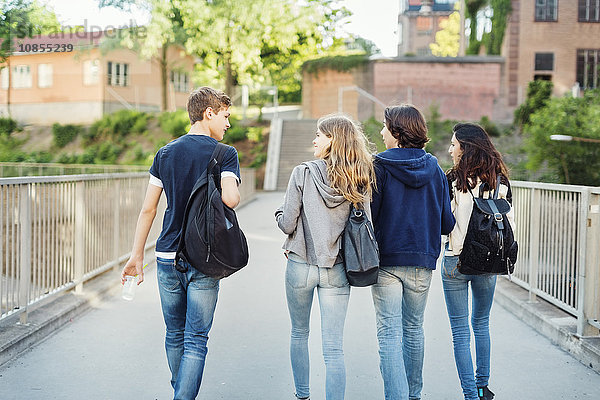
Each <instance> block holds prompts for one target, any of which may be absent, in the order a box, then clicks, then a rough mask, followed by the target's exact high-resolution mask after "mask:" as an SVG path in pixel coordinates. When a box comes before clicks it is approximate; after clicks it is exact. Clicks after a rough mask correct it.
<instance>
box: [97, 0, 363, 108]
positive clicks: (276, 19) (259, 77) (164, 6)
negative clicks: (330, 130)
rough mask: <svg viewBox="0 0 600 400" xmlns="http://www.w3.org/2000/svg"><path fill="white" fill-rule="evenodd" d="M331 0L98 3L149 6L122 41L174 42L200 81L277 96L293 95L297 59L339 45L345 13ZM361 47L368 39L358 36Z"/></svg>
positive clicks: (153, 46) (148, 50)
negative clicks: (142, 33) (141, 29)
mask: <svg viewBox="0 0 600 400" xmlns="http://www.w3.org/2000/svg"><path fill="white" fill-rule="evenodd" d="M338 3H340V1H339V0H306V1H303V2H297V1H294V0H210V1H207V0H168V1H162V0H142V1H135V0H99V4H100V5H101V6H115V7H119V8H122V9H128V8H130V7H132V6H133V5H134V4H135V5H136V6H138V7H142V8H145V9H147V10H149V11H150V14H151V21H150V24H149V25H148V27H147V28H148V29H147V32H148V35H147V37H146V38H145V39H144V41H143V43H139V44H137V45H136V43H135V40H134V38H131V40H125V41H124V43H125V44H126V45H127V46H128V47H130V48H135V47H136V46H137V48H139V49H140V54H141V55H143V56H145V57H150V56H155V55H156V53H157V49H159V48H161V46H162V45H169V44H173V43H181V44H183V45H185V48H186V50H187V52H188V53H189V54H193V55H196V56H198V57H199V59H201V62H200V63H199V64H197V66H196V81H198V83H200V84H211V85H217V86H224V88H225V91H226V92H227V93H228V94H230V95H232V94H233V87H234V86H237V85H241V84H254V85H253V86H257V85H260V84H266V85H277V86H278V87H279V92H280V94H281V95H282V97H283V99H284V100H285V99H286V98H287V97H289V99H293V100H296V101H297V100H299V95H300V82H301V66H302V63H303V62H304V61H305V60H307V59H309V58H311V57H314V56H315V55H316V54H320V53H326V52H327V49H328V48H330V47H332V46H333V47H339V45H340V43H341V42H340V40H339V39H337V40H336V39H335V33H334V32H335V28H336V26H337V25H338V22H339V21H340V20H341V19H343V18H344V17H346V16H348V15H349V12H348V11H347V10H346V9H345V8H344V7H340V6H339V4H338ZM364 45H365V46H367V45H368V43H366V42H365V43H364Z"/></svg>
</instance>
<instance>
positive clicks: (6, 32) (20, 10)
mask: <svg viewBox="0 0 600 400" xmlns="http://www.w3.org/2000/svg"><path fill="white" fill-rule="evenodd" d="M59 29H60V24H59V22H58V19H57V18H56V14H55V13H54V11H53V10H52V9H49V8H48V7H47V6H46V5H44V4H41V3H39V2H38V1H32V0H0V41H2V43H1V44H0V63H2V62H5V61H6V59H7V58H8V57H9V56H10V55H11V54H12V52H13V51H14V46H15V44H16V39H23V38H26V37H32V36H35V35H43V34H47V33H51V32H57V31H58V30H59Z"/></svg>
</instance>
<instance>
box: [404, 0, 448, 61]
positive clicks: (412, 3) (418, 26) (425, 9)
mask: <svg viewBox="0 0 600 400" xmlns="http://www.w3.org/2000/svg"><path fill="white" fill-rule="evenodd" d="M458 1H459V0H428V1H427V0H400V12H399V14H398V55H399V56H404V55H408V54H412V55H417V56H428V55H431V49H430V48H429V45H430V44H432V43H434V42H435V34H436V33H437V32H438V31H439V30H440V23H441V22H442V21H444V20H446V19H448V16H449V15H450V14H451V13H452V12H453V11H454V4H455V3H456V2H458Z"/></svg>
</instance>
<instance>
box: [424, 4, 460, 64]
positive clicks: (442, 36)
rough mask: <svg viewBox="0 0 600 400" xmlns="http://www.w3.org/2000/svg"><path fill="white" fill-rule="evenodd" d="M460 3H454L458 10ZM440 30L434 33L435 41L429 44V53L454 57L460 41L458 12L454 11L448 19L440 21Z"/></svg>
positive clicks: (456, 54)
mask: <svg viewBox="0 0 600 400" xmlns="http://www.w3.org/2000/svg"><path fill="white" fill-rule="evenodd" d="M459 7H460V3H456V5H455V7H454V8H455V9H456V10H458V8H459ZM440 28H441V29H440V30H439V31H438V32H437V33H436V34H435V43H432V44H430V45H429V48H430V49H431V54H433V55H434V56H437V57H456V56H458V48H459V41H460V13H459V12H458V11H454V12H453V13H452V14H450V15H449V16H448V19H446V20H444V21H442V22H440Z"/></svg>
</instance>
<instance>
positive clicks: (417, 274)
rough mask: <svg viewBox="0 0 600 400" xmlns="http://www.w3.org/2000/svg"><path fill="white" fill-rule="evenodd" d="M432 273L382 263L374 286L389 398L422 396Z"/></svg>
mask: <svg viewBox="0 0 600 400" xmlns="http://www.w3.org/2000/svg"><path fill="white" fill-rule="evenodd" d="M386 271H387V272H386ZM391 274H393V275H391ZM394 275H395V276H394ZM431 275H432V270H431V269H429V268H420V267H380V270H379V279H378V282H377V284H375V285H373V286H371V294H372V295H373V304H374V305H375V313H376V317H377V339H378V341H379V360H380V364H379V367H380V369H381V376H382V377H383V388H384V393H385V399H386V400H406V399H411V400H412V399H420V398H421V389H422V388H423V356H424V353H425V335H424V334H423V316H424V313H425V305H426V304H427V295H428V293H429V286H430V284H431Z"/></svg>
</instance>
